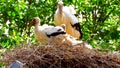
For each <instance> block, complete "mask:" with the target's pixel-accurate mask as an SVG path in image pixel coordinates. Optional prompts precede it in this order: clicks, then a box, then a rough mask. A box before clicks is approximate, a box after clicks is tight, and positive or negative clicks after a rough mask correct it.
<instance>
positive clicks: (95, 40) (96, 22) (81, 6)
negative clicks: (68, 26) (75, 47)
mask: <svg viewBox="0 0 120 68" xmlns="http://www.w3.org/2000/svg"><path fill="white" fill-rule="evenodd" d="M63 2H64V4H65V5H71V4H72V5H74V6H75V8H76V11H77V13H78V14H79V16H80V20H81V19H82V21H81V22H80V25H81V27H82V33H83V38H82V40H84V41H88V42H89V43H90V44H91V45H92V46H93V47H94V48H98V49H100V50H102V51H109V50H111V51H114V50H116V51H119V50H120V40H119V39H120V23H119V22H120V14H119V13H120V10H119V9H120V2H119V0H107V1H106V0H64V1H63ZM56 9H57V1H56V0H51V1H50V0H1V1H0V49H1V48H8V49H9V48H11V47H14V46H15V45H19V44H29V43H36V40H35V38H34V34H33V29H32V28H30V27H29V26H28V24H29V22H30V21H31V19H32V18H33V17H35V16H39V17H40V19H41V25H42V24H44V23H46V24H49V25H54V13H55V10H56Z"/></svg>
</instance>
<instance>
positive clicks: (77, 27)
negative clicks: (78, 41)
mask: <svg viewBox="0 0 120 68" xmlns="http://www.w3.org/2000/svg"><path fill="white" fill-rule="evenodd" d="M71 25H72V24H71ZM72 27H73V28H75V29H76V30H77V31H79V33H80V35H81V36H80V38H82V31H81V27H80V24H79V23H75V24H74V25H72Z"/></svg>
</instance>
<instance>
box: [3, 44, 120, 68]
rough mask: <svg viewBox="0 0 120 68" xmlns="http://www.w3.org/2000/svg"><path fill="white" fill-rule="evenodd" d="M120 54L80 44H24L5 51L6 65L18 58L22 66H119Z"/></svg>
mask: <svg viewBox="0 0 120 68" xmlns="http://www.w3.org/2000/svg"><path fill="white" fill-rule="evenodd" d="M119 58H120V55H119V54H117V53H102V52H99V51H97V50H95V49H87V48H85V47H80V46H70V45H58V46H50V45H48V46H35V45H31V46H24V47H18V48H15V49H14V50H10V51H7V52H6V53H5V55H4V59H3V61H4V62H6V66H8V65H10V64H11V63H13V62H14V61H15V60H19V61H20V62H22V63H23V64H24V68H120V59H119Z"/></svg>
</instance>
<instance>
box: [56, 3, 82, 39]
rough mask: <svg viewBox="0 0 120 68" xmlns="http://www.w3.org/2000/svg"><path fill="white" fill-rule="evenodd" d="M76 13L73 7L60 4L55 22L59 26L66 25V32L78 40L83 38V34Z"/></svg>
mask: <svg viewBox="0 0 120 68" xmlns="http://www.w3.org/2000/svg"><path fill="white" fill-rule="evenodd" d="M75 15H76V12H75V10H74V8H73V7H72V6H63V2H62V1H60V2H58V8H57V10H56V13H55V16H54V20H55V23H56V25H57V26H60V25H61V24H65V26H66V29H65V30H66V32H67V33H68V34H70V35H71V36H73V37H75V38H76V39H81V38H82V32H81V28H80V24H79V23H78V19H77V17H76V16H75Z"/></svg>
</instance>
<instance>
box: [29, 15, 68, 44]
mask: <svg viewBox="0 0 120 68" xmlns="http://www.w3.org/2000/svg"><path fill="white" fill-rule="evenodd" d="M39 23H40V19H39V17H34V19H33V20H32V21H31V23H30V26H35V28H34V33H35V37H36V39H37V40H38V41H40V42H42V43H45V44H50V43H53V42H54V43H56V42H55V41H53V40H55V38H58V37H57V36H58V35H59V36H60V35H61V34H63V35H64V34H66V32H65V31H64V28H63V25H62V26H56V27H55V26H48V25H47V24H44V25H42V26H40V25H39ZM59 38H62V37H59ZM56 41H59V42H60V39H57V40H56Z"/></svg>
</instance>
